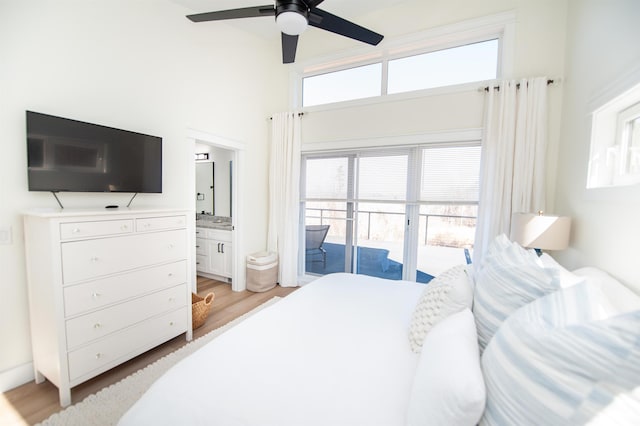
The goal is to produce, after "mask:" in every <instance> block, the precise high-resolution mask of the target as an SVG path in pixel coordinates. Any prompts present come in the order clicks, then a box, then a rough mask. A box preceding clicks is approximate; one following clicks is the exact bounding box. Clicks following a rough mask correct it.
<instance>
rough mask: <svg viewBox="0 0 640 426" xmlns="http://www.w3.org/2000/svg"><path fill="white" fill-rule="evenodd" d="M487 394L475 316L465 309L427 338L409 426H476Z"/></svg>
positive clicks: (414, 387) (419, 362)
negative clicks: (481, 366) (481, 367)
mask: <svg viewBox="0 0 640 426" xmlns="http://www.w3.org/2000/svg"><path fill="white" fill-rule="evenodd" d="M485 398H486V390H485V386H484V380H483V377H482V371H481V369H480V356H479V354H478V336H477V334H476V326H475V323H474V321H473V315H472V314H471V311H469V309H464V310H462V311H460V312H458V313H455V314H453V315H451V316H449V317H448V318H445V319H444V320H442V321H441V322H440V323H439V324H438V325H436V326H435V327H433V330H431V332H430V333H429V334H428V335H427V337H426V338H425V340H424V345H423V351H422V353H421V354H420V360H419V361H418V367H417V368H416V375H415V378H414V382H413V388H412V391H411V396H410V399H409V409H408V413H407V424H408V425H409V426H439V425H442V426H466V425H468V426H473V425H475V424H477V423H478V420H479V419H480V416H481V415H482V411H483V410H484V404H485Z"/></svg>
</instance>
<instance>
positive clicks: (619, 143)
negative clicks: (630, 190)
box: [587, 84, 640, 188]
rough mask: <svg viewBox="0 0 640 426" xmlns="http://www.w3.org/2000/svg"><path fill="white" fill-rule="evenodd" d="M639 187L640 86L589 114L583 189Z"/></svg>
mask: <svg viewBox="0 0 640 426" xmlns="http://www.w3.org/2000/svg"><path fill="white" fill-rule="evenodd" d="M636 184H640V84H637V85H636V86H635V87H633V88H632V89H630V90H628V91H626V92H625V93H623V94H621V95H619V96H618V97H616V98H614V99H613V100H611V101H610V102H608V103H607V104H605V105H604V106H602V107H600V108H598V109H597V110H596V111H594V113H593V121H592V129H591V153H590V156H589V173H588V178H587V188H601V187H610V186H626V185H636Z"/></svg>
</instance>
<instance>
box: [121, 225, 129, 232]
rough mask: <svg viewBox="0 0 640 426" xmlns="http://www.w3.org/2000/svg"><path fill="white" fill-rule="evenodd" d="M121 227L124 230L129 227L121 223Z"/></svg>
mask: <svg viewBox="0 0 640 426" xmlns="http://www.w3.org/2000/svg"><path fill="white" fill-rule="evenodd" d="M121 229H122V230H123V231H126V230H127V229H129V227H128V226H127V225H122V227H121Z"/></svg>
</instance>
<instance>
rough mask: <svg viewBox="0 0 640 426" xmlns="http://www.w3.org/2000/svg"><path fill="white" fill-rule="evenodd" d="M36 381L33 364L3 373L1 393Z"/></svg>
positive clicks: (1, 374) (0, 382)
mask: <svg viewBox="0 0 640 426" xmlns="http://www.w3.org/2000/svg"><path fill="white" fill-rule="evenodd" d="M34 379H35V376H34V373H33V363H32V362H28V363H26V364H22V365H19V366H17V367H14V368H12V369H10V370H6V371H3V372H2V373H0V392H6V391H8V390H11V389H13V388H16V387H18V386H20V385H24V384H25V383H29V382H30V381H32V380H34Z"/></svg>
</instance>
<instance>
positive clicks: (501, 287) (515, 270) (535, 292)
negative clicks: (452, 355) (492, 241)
mask: <svg viewBox="0 0 640 426" xmlns="http://www.w3.org/2000/svg"><path fill="white" fill-rule="evenodd" d="M558 288H560V285H559V280H558V278H557V272H556V271H554V270H552V269H547V268H543V267H542V266H540V265H539V263H538V256H537V255H536V254H535V252H533V251H530V250H525V249H523V248H522V247H520V246H519V245H517V244H513V245H511V246H509V247H507V248H506V249H504V250H503V251H501V252H500V253H498V254H495V255H493V256H491V257H489V258H487V259H486V263H485V265H484V266H483V268H482V269H481V270H480V272H479V273H478V274H476V276H475V291H474V298H473V314H474V317H475V319H476V326H477V327H478V341H479V344H480V351H483V350H484V348H485V347H486V346H487V344H488V343H489V340H491V337H492V336H493V335H494V334H495V332H496V331H498V328H499V327H500V324H502V322H503V321H504V320H505V319H506V318H507V317H508V316H509V315H510V314H511V313H512V312H514V311H515V310H516V309H518V308H520V307H521V306H524V305H526V304H527V303H530V302H532V301H533V300H535V299H537V298H539V297H541V296H544V295H545V294H549V293H551V292H553V291H556V290H557V289H558Z"/></svg>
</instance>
